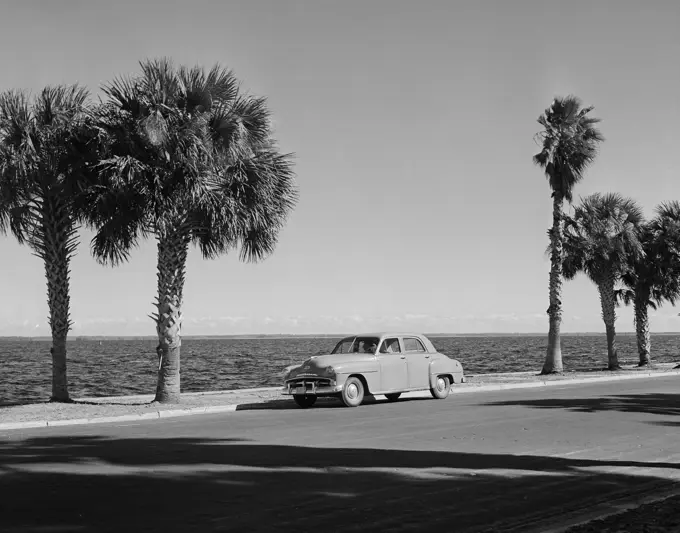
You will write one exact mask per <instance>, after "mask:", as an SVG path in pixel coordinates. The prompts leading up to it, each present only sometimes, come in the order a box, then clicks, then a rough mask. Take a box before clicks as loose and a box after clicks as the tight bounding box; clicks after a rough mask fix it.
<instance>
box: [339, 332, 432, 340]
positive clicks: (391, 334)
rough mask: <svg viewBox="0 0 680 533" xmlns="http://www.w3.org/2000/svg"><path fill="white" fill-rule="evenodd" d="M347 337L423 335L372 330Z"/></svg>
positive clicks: (420, 335) (419, 335) (420, 334)
mask: <svg viewBox="0 0 680 533" xmlns="http://www.w3.org/2000/svg"><path fill="white" fill-rule="evenodd" d="M347 337H425V335H423V334H422V333H414V332H412V331H374V332H369V333H355V334H352V335H347V336H346V337H345V338H347Z"/></svg>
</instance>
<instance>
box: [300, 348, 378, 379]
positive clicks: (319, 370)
mask: <svg viewBox="0 0 680 533" xmlns="http://www.w3.org/2000/svg"><path fill="white" fill-rule="evenodd" d="M371 360H373V355H371V354H361V353H353V354H337V355H331V354H327V355H315V356H312V357H310V358H309V359H307V360H306V361H304V362H303V363H301V364H299V365H291V366H290V367H287V370H289V371H290V373H289V374H288V379H291V378H294V377H295V376H298V375H301V374H304V375H309V374H312V375H322V374H325V371H326V369H327V368H328V367H329V366H330V367H333V369H334V370H335V371H336V372H337V371H338V370H339V369H342V367H343V366H345V365H348V364H351V363H356V362H359V361H362V362H366V361H371Z"/></svg>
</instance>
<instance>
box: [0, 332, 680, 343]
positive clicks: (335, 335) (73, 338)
mask: <svg viewBox="0 0 680 533" xmlns="http://www.w3.org/2000/svg"><path fill="white" fill-rule="evenodd" d="M395 333H398V332H395ZM407 333H410V332H407ZM356 334H361V333H226V334H216V335H183V336H182V337H181V338H182V339H258V338H319V337H326V338H328V337H331V338H342V337H348V336H351V335H356ZM616 334H617V335H625V336H630V335H636V332H635V331H617V333H616ZM423 335H425V336H426V337H544V336H547V335H548V334H547V333H541V332H527V333H521V332H514V333H499V332H485V333H443V332H435V333H423ZM598 335H606V332H604V331H602V332H600V331H578V332H565V333H562V334H561V336H562V337H568V336H598ZM651 335H680V331H659V332H651ZM157 338H158V337H157V336H156V335H72V336H69V338H68V339H67V341H69V342H70V341H73V342H75V341H78V340H90V339H91V340H146V339H149V340H151V339H157ZM2 339H20V340H32V341H38V340H40V341H43V340H51V339H52V337H51V336H50V335H0V340H2Z"/></svg>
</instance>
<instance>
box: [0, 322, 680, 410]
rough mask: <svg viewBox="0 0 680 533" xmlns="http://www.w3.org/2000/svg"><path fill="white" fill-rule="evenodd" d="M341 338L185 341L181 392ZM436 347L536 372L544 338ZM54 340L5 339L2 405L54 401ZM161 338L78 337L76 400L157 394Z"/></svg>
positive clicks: (599, 350) (277, 366) (575, 343)
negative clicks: (94, 338)
mask: <svg viewBox="0 0 680 533" xmlns="http://www.w3.org/2000/svg"><path fill="white" fill-rule="evenodd" d="M337 340H338V339H334V338H328V337H326V338H286V339H211V340H199V339H185V340H183V341H182V390H183V391H205V390H225V389H242V388H252V387H267V386H277V385H279V384H280V383H281V381H280V374H281V370H282V369H283V368H284V367H285V366H287V365H289V364H292V363H297V362H300V361H302V360H303V359H305V358H306V357H307V356H309V355H316V354H320V353H327V352H328V351H329V350H330V349H332V348H333V346H334V345H335V343H336V342H337ZM431 340H432V342H433V343H434V345H435V346H436V347H437V349H438V350H439V351H441V352H443V353H445V354H447V355H450V356H452V357H455V358H457V359H459V360H460V361H461V363H462V364H463V367H464V369H465V371H466V372H467V373H472V374H477V373H488V372H517V371H523V370H536V371H539V370H540V368H541V365H542V363H543V358H544V357H545V349H546V343H547V339H546V337H545V336H540V337H520V336H513V337H434V338H432V339H431ZM617 341H618V347H619V359H620V361H621V362H622V363H636V362H637V348H636V343H635V337H634V336H632V335H621V336H619V337H618V338H617ZM50 346H51V344H50V342H48V341H10V340H7V339H5V340H3V339H0V403H5V402H16V401H35V400H45V399H47V398H49V396H50V391H51V384H50V379H51V362H50V355H49V349H50ZM679 347H680V335H653V336H652V356H653V357H654V360H655V361H656V362H672V361H676V360H678V359H679V357H678V348H679ZM155 348H156V341H155V340H153V339H149V340H129V341H125V340H108V341H106V340H105V341H102V342H101V344H100V343H99V341H92V340H90V341H88V340H78V341H73V342H69V343H68V350H69V351H68V373H69V387H70V392H71V394H72V395H73V396H74V397H78V396H114V395H124V394H150V393H153V392H154V391H155V384H156V369H157V364H158V358H157V355H156V351H155ZM562 353H563V356H564V362H565V369H567V370H578V369H592V368H601V367H603V366H605V365H606V359H607V346H606V341H605V337H604V335H602V336H599V335H598V336H564V337H562Z"/></svg>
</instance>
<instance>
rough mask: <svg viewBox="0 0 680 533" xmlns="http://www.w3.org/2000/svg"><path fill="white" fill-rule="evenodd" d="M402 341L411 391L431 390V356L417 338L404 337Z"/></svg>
mask: <svg viewBox="0 0 680 533" xmlns="http://www.w3.org/2000/svg"><path fill="white" fill-rule="evenodd" d="M402 341H403V343H404V355H405V356H406V365H407V368H408V387H409V389H429V388H430V361H431V357H430V355H431V354H429V353H428V352H427V350H426V349H425V346H424V345H423V343H422V342H421V341H420V339H418V338H417V337H404V338H403V339H402Z"/></svg>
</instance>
